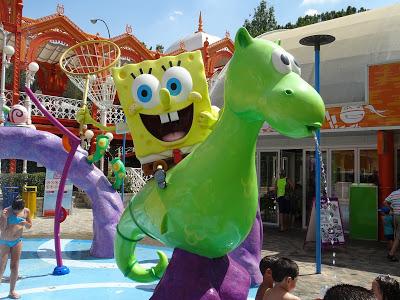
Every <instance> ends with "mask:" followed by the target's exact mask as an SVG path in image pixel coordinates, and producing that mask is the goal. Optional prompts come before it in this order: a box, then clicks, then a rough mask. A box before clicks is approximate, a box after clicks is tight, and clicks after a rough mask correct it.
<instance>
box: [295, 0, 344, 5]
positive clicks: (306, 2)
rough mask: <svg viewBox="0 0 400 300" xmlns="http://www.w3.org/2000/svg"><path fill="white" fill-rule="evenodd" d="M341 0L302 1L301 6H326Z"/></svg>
mask: <svg viewBox="0 0 400 300" xmlns="http://www.w3.org/2000/svg"><path fill="white" fill-rule="evenodd" d="M339 1H341V0H303V2H302V3H301V5H314V4H328V3H336V2H339Z"/></svg>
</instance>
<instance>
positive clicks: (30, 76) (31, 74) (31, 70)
mask: <svg viewBox="0 0 400 300" xmlns="http://www.w3.org/2000/svg"><path fill="white" fill-rule="evenodd" d="M37 71H39V65H38V64H37V63H36V62H34V61H32V62H31V63H30V64H29V65H28V70H27V71H26V78H25V86H26V87H27V88H29V89H30V88H31V84H32V83H33V81H34V80H35V74H36V72H37ZM24 106H25V108H26V111H27V112H28V118H27V120H26V125H28V126H30V125H32V116H31V114H32V102H31V98H29V96H28V95H25V100H24ZM27 172H28V161H27V160H24V161H23V162H22V173H23V174H26V173H27Z"/></svg>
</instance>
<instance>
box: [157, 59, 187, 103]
mask: <svg viewBox="0 0 400 300" xmlns="http://www.w3.org/2000/svg"><path fill="white" fill-rule="evenodd" d="M162 87H165V88H166V89H167V90H168V91H169V93H170V94H171V98H172V99H174V100H175V101H185V100H186V99H187V98H188V96H189V93H190V92H191V91H192V88H193V81H192V76H190V73H189V71H188V70H186V69H185V68H182V67H172V68H169V69H168V70H167V71H166V72H165V73H164V76H163V78H162Z"/></svg>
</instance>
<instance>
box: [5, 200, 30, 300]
mask: <svg viewBox="0 0 400 300" xmlns="http://www.w3.org/2000/svg"><path fill="white" fill-rule="evenodd" d="M31 227H32V221H31V218H30V211H29V209H28V208H26V207H25V203H24V201H23V200H22V199H19V198H17V199H15V200H14V201H13V203H12V205H11V206H9V207H7V208H5V209H4V210H3V213H2V214H1V216H0V230H1V232H0V282H1V279H2V278H3V274H4V270H5V268H6V266H7V260H8V254H9V253H10V254H11V263H10V270H11V275H10V294H9V296H8V297H9V298H11V299H19V298H20V296H19V295H18V294H17V293H16V292H15V284H16V282H17V279H18V267H19V259H20V256H21V251H22V232H23V230H24V228H27V229H29V228H31Z"/></svg>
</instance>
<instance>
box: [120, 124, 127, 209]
mask: <svg viewBox="0 0 400 300" xmlns="http://www.w3.org/2000/svg"><path fill="white" fill-rule="evenodd" d="M124 123H126V117H124ZM125 145H126V132H124V138H123V139H122V162H123V163H124V166H125ZM124 193H125V179H124V178H123V179H122V192H121V200H122V204H123V203H124Z"/></svg>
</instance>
